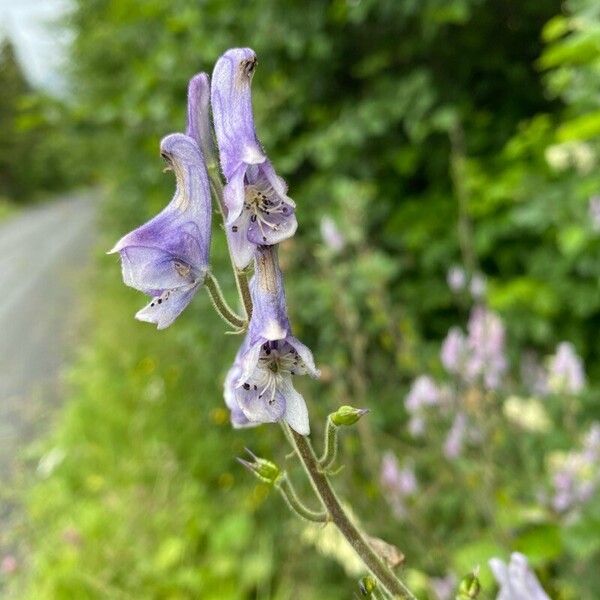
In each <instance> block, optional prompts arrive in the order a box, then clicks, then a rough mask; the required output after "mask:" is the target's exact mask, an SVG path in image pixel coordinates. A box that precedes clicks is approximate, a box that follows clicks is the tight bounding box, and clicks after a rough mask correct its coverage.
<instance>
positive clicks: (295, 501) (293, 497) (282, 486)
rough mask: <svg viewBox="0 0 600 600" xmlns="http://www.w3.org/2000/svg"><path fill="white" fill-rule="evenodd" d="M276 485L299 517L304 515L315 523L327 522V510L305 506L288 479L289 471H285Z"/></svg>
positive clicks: (304, 517)
mask: <svg viewBox="0 0 600 600" xmlns="http://www.w3.org/2000/svg"><path fill="white" fill-rule="evenodd" d="M276 486H277V489H278V490H279V492H280V493H281V495H282V496H283V499H284V500H285V501H286V504H287V505H288V506H289V507H290V509H291V510H292V512H295V513H296V514H297V515H298V516H299V517H302V518H303V519H306V520H307V521H312V522H313V523H327V521H328V515H327V512H325V511H320V512H317V511H314V510H311V509H310V508H308V507H307V506H304V504H303V503H302V500H300V498H298V494H296V490H295V489H294V486H293V485H292V482H291V481H290V480H289V479H288V476H287V473H284V474H283V475H282V476H281V477H280V478H279V480H278V482H277V484H276Z"/></svg>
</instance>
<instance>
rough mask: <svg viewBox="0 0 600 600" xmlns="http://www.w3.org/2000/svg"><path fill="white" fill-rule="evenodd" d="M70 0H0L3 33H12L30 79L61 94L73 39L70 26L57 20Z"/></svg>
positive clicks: (22, 64)
mask: <svg viewBox="0 0 600 600" xmlns="http://www.w3.org/2000/svg"><path fill="white" fill-rule="evenodd" d="M69 6H70V2H69V0H0V37H4V36H8V37H9V38H10V39H11V41H12V42H13V44H14V46H15V50H16V53H17V58H18V60H19V62H20V64H21V66H22V68H23V71H24V72H25V75H26V76H27V78H28V80H29V81H30V83H31V84H32V85H33V86H35V87H39V88H42V89H44V90H46V91H49V92H53V93H56V94H60V93H61V92H63V91H64V90H65V83H66V82H65V77H64V75H63V74H62V72H61V69H62V67H63V66H64V64H65V61H66V56H67V48H68V44H69V39H70V33H69V31H68V29H66V28H64V27H62V28H60V27H59V26H57V25H54V24H53V21H56V20H57V19H60V17H61V16H63V15H64V14H65V13H66V12H67V11H68V9H69Z"/></svg>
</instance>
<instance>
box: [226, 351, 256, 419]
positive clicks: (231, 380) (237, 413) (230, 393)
mask: <svg viewBox="0 0 600 600" xmlns="http://www.w3.org/2000/svg"><path fill="white" fill-rule="evenodd" d="M240 371H241V369H240V367H239V364H238V363H237V362H235V363H234V364H233V366H232V367H231V369H229V372H228V373H227V377H225V383H224V384H223V397H224V399H225V404H226V405H227V408H228V409H229V411H230V413H231V414H230V420H231V424H232V426H233V427H234V429H241V428H245V427H254V426H256V425H257V424H258V423H251V422H250V421H249V420H248V418H247V417H246V415H245V414H244V412H243V411H242V409H241V408H240V406H239V404H238V402H237V399H236V395H235V383H236V381H237V380H238V378H239V376H240Z"/></svg>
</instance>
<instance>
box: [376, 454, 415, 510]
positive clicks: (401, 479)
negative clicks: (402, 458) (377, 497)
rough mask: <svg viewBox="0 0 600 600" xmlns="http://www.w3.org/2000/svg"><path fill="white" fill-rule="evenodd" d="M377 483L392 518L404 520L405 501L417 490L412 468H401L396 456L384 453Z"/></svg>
mask: <svg viewBox="0 0 600 600" xmlns="http://www.w3.org/2000/svg"><path fill="white" fill-rule="evenodd" d="M379 482H380V484H381V489H382V490H383V493H384V495H385V497H386V499H387V500H388V502H389V503H390V506H391V507H392V511H393V513H394V516H395V517H396V518H397V519H404V518H405V517H406V514H407V509H406V501H407V500H408V499H409V498H411V497H412V496H414V495H415V494H416V493H417V491H418V489H419V485H418V483H417V478H416V476H415V472H414V470H413V469H412V467H411V466H404V467H401V466H400V464H399V463H398V459H397V458H396V456H395V455H394V454H393V453H391V452H386V453H385V454H384V455H383V458H382V460H381V471H380V475H379Z"/></svg>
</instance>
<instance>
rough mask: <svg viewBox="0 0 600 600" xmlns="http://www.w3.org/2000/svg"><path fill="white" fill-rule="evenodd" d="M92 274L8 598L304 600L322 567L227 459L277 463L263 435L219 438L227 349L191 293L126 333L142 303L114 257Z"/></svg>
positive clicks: (228, 340)
mask: <svg viewBox="0 0 600 600" xmlns="http://www.w3.org/2000/svg"><path fill="white" fill-rule="evenodd" d="M107 247H108V245H107ZM97 262H98V263H99V264H98V267H97V269H96V271H97V272H96V273H94V277H93V281H94V290H90V292H89V294H88V298H87V300H86V302H87V315H88V319H89V325H88V327H89V335H88V336H87V341H86V342H85V343H84V345H83V346H82V347H81V349H80V350H79V352H78V357H77V359H76V361H75V363H74V365H73V366H72V367H71V368H70V370H69V373H68V389H69V391H68V396H67V398H66V401H65V403H64V408H63V409H62V411H61V413H60V415H59V418H58V423H57V426H56V427H55V431H54V433H53V434H52V435H51V437H50V438H49V439H48V440H46V441H45V442H44V443H43V444H42V446H41V447H40V448H38V449H37V452H36V454H37V457H39V465H38V468H37V476H36V481H35V483H34V484H33V486H32V487H31V489H29V490H28V491H27V492H26V503H27V506H28V513H29V525H28V534H27V536H26V537H27V539H26V541H25V546H26V547H27V548H29V551H28V552H27V556H26V558H25V564H24V565H23V568H22V569H21V570H20V572H19V573H18V574H16V576H14V577H13V578H12V580H11V581H10V582H9V586H8V592H7V593H8V597H9V598H19V600H21V599H34V598H35V599H36V600H46V599H47V600H62V599H65V600H67V599H71V598H77V599H85V598H107V599H108V598H110V599H113V598H114V599H119V598H127V599H133V598H135V599H139V598H169V599H175V598H204V599H209V600H210V599H212V598H214V599H215V600H216V599H219V600H227V599H229V598H231V599H237V598H249V597H253V598H311V597H314V596H313V595H311V594H312V592H310V591H308V590H311V589H313V588H312V586H313V585H314V581H315V580H318V579H321V582H322V580H323V576H325V572H324V570H325V569H329V570H331V564H329V565H327V562H328V561H323V560H322V559H316V560H312V559H309V560H306V558H305V557H303V555H304V554H306V553H310V551H309V550H306V549H303V548H302V547H299V546H298V544H295V543H292V542H291V541H288V539H297V537H298V532H296V533H293V534H291V535H290V536H285V535H283V533H282V527H283V528H284V529H285V530H287V529H289V528H292V529H293V528H296V527H298V525H297V524H296V522H295V521H292V518H291V517H290V515H289V513H288V512H287V509H286V508H285V507H284V506H283V503H282V502H281V501H280V500H279V498H276V497H274V495H269V489H268V488H267V487H266V486H265V485H263V484H259V483H256V482H255V481H254V480H252V478H251V476H250V475H249V474H248V473H246V472H245V471H243V469H241V467H240V466H239V465H238V464H237V463H236V462H235V460H234V458H235V456H239V455H242V454H243V448H244V446H246V445H247V446H250V447H251V448H252V449H253V450H255V451H256V452H258V453H261V452H263V453H264V454H265V455H267V456H273V453H272V450H271V449H270V446H271V445H275V444H277V445H278V446H279V447H280V449H281V451H280V453H279V456H278V455H277V454H275V456H277V459H280V460H284V458H283V453H284V452H285V448H284V447H283V442H282V433H281V432H280V431H279V429H278V428H276V427H266V426H265V427H261V428H257V429H254V430H244V431H243V432H235V431H233V430H232V429H231V427H230V425H229V420H228V413H227V411H226V410H225V409H224V407H223V401H222V391H221V385H222V381H223V377H224V375H225V373H226V370H227V368H228V365H229V363H230V361H231V359H232V358H233V356H234V354H235V350H236V347H237V345H238V344H239V341H240V340H239V338H237V337H235V336H226V335H224V333H223V332H224V326H223V324H222V323H221V322H220V321H219V320H218V318H217V317H216V316H215V315H214V313H213V312H212V310H211V308H210V305H209V302H208V299H207V297H206V296H205V294H204V293H200V294H199V297H198V298H196V299H195V300H194V302H193V303H192V306H190V308H189V309H188V310H187V311H186V312H185V313H184V314H183V315H182V316H181V317H180V318H179V319H178V321H177V322H176V323H175V325H174V326H173V327H171V328H169V329H168V330H166V331H162V332H157V331H156V330H155V329H154V328H153V327H152V326H150V325H148V324H145V323H139V322H137V321H135V320H134V319H133V314H134V313H135V311H136V309H137V308H139V307H140V306H141V303H142V302H144V298H143V297H142V295H140V294H139V293H136V292H135V291H132V290H128V289H126V288H124V286H123V285H122V284H121V282H120V274H119V267H118V264H117V261H116V260H115V258H114V257H106V256H102V257H101V258H99V259H98V261H97ZM217 262H218V261H217ZM301 557H302V558H301ZM322 563H325V564H322ZM277 566H279V567H278V571H277V572H276V573H275V568H276V567H277ZM332 570H333V574H332V573H329V575H328V576H327V578H328V579H335V575H336V573H337V574H338V575H339V576H341V572H340V569H339V567H335V566H334V567H333V569H332ZM319 571H323V572H322V573H321V577H318V576H317V574H318V573H319ZM309 573H311V574H312V575H313V576H316V577H315V579H311V577H310V576H309V575H308V574H309ZM332 575H333V576H332ZM292 581H296V582H299V583H296V584H292V583H291V582H292ZM338 582H339V580H338ZM294 586H295V587H294ZM343 587H344V586H342V591H343ZM304 588H306V590H307V591H302V590H303V589H304ZM319 589H320V590H321V591H323V593H327V594H328V595H327V597H328V598H337V597H342V596H339V595H338V594H339V593H341V592H340V590H339V588H338V589H337V590H336V589H335V588H333V589H331V590H329V591H327V588H326V587H325V588H323V587H320V588H319Z"/></svg>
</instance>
